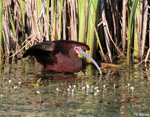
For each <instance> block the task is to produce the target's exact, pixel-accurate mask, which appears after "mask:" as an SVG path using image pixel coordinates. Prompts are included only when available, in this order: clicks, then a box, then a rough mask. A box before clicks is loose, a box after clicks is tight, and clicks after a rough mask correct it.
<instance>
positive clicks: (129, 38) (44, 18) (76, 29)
mask: <svg viewBox="0 0 150 117" xmlns="http://www.w3.org/2000/svg"><path fill="white" fill-rule="evenodd" d="M149 5H150V2H149V1H148V0H0V47H1V48H0V61H1V63H2V61H5V62H10V61H12V60H17V59H18V58H20V57H21V56H22V53H23V52H24V51H25V50H26V49H28V48H29V47H30V46H32V45H34V44H36V43H39V42H42V41H54V40H60V39H64V40H75V41H80V42H84V43H86V44H88V45H89V46H90V49H91V51H89V52H88V54H89V55H90V56H92V57H94V58H98V59H100V60H102V61H104V62H108V63H114V62H115V63H116V62H117V63H120V62H122V61H126V62H127V64H128V65H129V64H130V63H131V62H133V61H134V62H137V63H139V64H140V63H142V62H145V63H146V62H148V61H149V60H148V59H149V53H150V32H149V31H150V14H149V13H150V9H149V8H150V6H149Z"/></svg>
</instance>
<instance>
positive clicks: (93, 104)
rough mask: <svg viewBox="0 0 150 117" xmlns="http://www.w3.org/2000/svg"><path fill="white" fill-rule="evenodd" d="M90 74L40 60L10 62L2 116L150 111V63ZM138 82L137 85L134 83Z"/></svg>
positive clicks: (4, 72) (4, 75) (0, 97)
mask: <svg viewBox="0 0 150 117" xmlns="http://www.w3.org/2000/svg"><path fill="white" fill-rule="evenodd" d="M85 71H86V72H85V74H87V75H86V77H79V76H78V75H76V74H74V75H73V74H63V73H62V74H58V73H55V74H43V73H41V70H40V67H39V64H37V63H36V64H35V65H33V64H30V63H29V64H28V63H26V64H24V63H22V62H20V63H18V64H17V65H6V66H4V68H3V69H1V75H0V77H1V78H0V103H1V104H0V116H17V117H19V116H64V117H65V116H90V117H91V116H93V117H95V116H107V117H108V116H111V117H112V116H114V117H116V116H150V111H149V110H150V98H149V97H150V74H149V67H145V68H144V69H143V68H137V67H132V68H124V67H122V68H118V69H106V70H104V71H103V74H104V75H103V78H102V79H101V80H100V79H99V75H98V71H97V70H96V69H94V67H92V66H88V67H87V69H86V70H85ZM133 88H134V89H133Z"/></svg>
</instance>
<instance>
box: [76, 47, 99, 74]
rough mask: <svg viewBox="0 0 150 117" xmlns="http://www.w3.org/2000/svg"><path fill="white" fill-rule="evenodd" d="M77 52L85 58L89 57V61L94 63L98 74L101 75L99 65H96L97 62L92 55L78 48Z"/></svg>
mask: <svg viewBox="0 0 150 117" xmlns="http://www.w3.org/2000/svg"><path fill="white" fill-rule="evenodd" d="M79 52H80V53H79V54H81V55H82V56H84V57H86V58H87V59H89V60H90V61H92V62H93V64H94V65H95V66H96V68H97V69H98V71H99V73H100V75H102V71H101V69H100V67H99V66H98V64H97V63H96V61H95V60H94V59H93V58H92V57H90V56H89V55H88V54H87V53H85V52H84V51H83V50H82V49H80V50H79Z"/></svg>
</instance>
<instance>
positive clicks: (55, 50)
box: [23, 40, 102, 75]
mask: <svg viewBox="0 0 150 117" xmlns="http://www.w3.org/2000/svg"><path fill="white" fill-rule="evenodd" d="M82 49H83V50H89V49H90V48H89V46H88V45H86V44H83V43H80V42H76V41H67V40H59V41H52V42H49V41H45V42H41V43H38V44H36V45H34V46H32V47H31V48H29V49H28V50H27V51H26V52H25V53H24V54H23V58H25V57H27V56H29V55H30V56H35V58H36V59H37V61H38V62H39V63H41V64H42V65H43V68H44V69H46V70H52V71H58V72H71V73H76V72H79V71H80V70H81V68H82V61H81V59H80V58H79V57H78V54H81V55H83V56H85V57H86V58H87V59H89V60H91V61H92V62H93V63H94V65H95V66H96V67H97V69H98V70H99V73H100V75H102V72H101V70H100V67H99V66H98V64H97V63H96V62H95V60H94V59H93V58H91V57H90V56H89V55H87V54H86V53H85V52H84V51H83V50H82Z"/></svg>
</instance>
